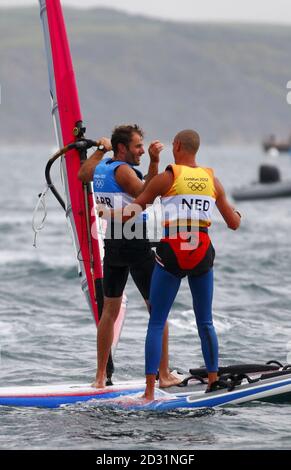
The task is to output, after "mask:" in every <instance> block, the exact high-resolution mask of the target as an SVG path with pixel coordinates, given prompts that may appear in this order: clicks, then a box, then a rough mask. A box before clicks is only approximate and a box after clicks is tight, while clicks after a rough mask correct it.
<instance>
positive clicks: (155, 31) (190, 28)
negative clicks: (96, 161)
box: [0, 8, 291, 143]
mask: <svg viewBox="0 0 291 470" xmlns="http://www.w3.org/2000/svg"><path fill="white" fill-rule="evenodd" d="M65 17H66V22H67V27H68V33H69V38H70V42H71V47H72V55H73V61H74V65H75V71H76V76H77V82H78V85H79V92H80V99H81V104H82V110H83V116H84V119H85V121H86V123H87V128H88V133H87V135H88V137H89V136H91V137H97V136H100V135H106V134H108V133H109V132H110V130H111V129H112V127H113V126H114V125H115V124H118V123H123V122H138V123H139V124H140V125H141V126H142V127H144V129H145V130H146V134H147V138H148V139H152V138H155V137H158V138H161V139H163V140H166V141H170V140H171V138H172V136H173V134H174V133H175V132H176V131H177V130H179V129H181V128H184V127H194V128H196V129H198V130H199V131H200V132H201V134H202V137H203V139H204V141H205V142H208V143H242V142H247V143H254V142H260V140H261V139H262V137H263V136H264V135H266V134H268V133H270V132H273V133H276V134H278V135H279V136H281V137H286V136H287V135H288V134H289V130H290V128H291V107H290V106H288V105H287V102H286V94H287V90H286V84H287V82H288V81H289V80H291V53H290V44H291V30H290V28H288V27H282V26H255V25H253V26H248V25H239V24H236V25H224V24H206V23H191V24H183V23H174V22H166V21H158V20H153V19H147V18H144V17H141V16H130V15H127V14H124V13H121V12H118V11H113V10H106V9H95V10H89V11H88V10H87V11H86V10H83V11H82V10H81V11H80V10H78V11H77V10H73V9H65ZM0 59H1V71H0V83H1V88H2V103H1V107H0V113H1V127H0V142H1V143H7V142H11V143H19V142H33V141H35V142H37V143H41V142H48V143H49V142H50V143H52V142H54V137H53V130H52V124H51V119H50V115H49V107H50V103H49V96H48V84H47V82H48V79H47V68H46V62H45V53H44V46H43V38H42V31H41V25H40V21H39V13H38V9H37V8H26V9H1V10H0Z"/></svg>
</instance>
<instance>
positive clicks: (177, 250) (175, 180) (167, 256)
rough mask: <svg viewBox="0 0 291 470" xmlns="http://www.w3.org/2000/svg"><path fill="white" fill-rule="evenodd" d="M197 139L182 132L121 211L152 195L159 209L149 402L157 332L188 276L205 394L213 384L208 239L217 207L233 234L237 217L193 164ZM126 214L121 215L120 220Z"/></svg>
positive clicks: (210, 176) (207, 173) (207, 174)
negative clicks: (162, 164)
mask: <svg viewBox="0 0 291 470" xmlns="http://www.w3.org/2000/svg"><path fill="white" fill-rule="evenodd" d="M199 145H200V138H199V135H198V133H197V132H196V131H193V130H183V131H181V132H179V133H178V134H177V135H176V136H175V138H174V141H173V154H174V159H175V163H174V164H172V165H169V166H168V167H167V168H166V170H165V171H164V172H163V173H161V174H159V175H157V176H155V177H154V178H153V179H152V180H151V181H150V183H149V184H148V186H147V187H146V188H145V189H144V191H143V192H142V193H141V194H140V195H139V196H138V197H137V198H136V199H135V200H134V201H133V204H132V205H129V206H128V207H127V208H126V213H127V214H133V212H135V217H136V216H138V215H137V214H138V213H139V212H140V211H143V210H144V209H145V208H146V207H147V206H148V205H149V204H152V203H153V201H154V200H155V198H156V197H157V196H161V204H162V209H163V230H164V234H163V238H162V240H161V242H160V245H159V247H158V249H157V254H156V265H155V269H154V273H153V276H152V282H151V289H150V311H151V314H150V319H149V324H148V331H147V336H146V347H145V373H146V390H145V395H144V398H145V399H146V400H149V401H151V400H153V399H154V386H155V377H156V373H157V368H158V364H159V362H160V357H161V344H162V333H163V329H164V326H165V323H166V321H167V318H168V314H169V312H170V309H171V307H172V304H173V302H174V300H175V297H176V295H177V292H178V290H179V287H180V283H181V279H182V278H183V277H185V276H187V277H188V283H189V287H190V290H191V294H192V299H193V307H194V312H195V317H196V323H197V327H198V333H199V336H200V340H201V347H202V353H203V357H204V361H205V365H206V368H207V372H208V391H209V390H211V384H212V383H213V382H215V381H216V380H217V371H218V341H217V336H216V332H215V328H214V325H213V322H212V296H213V268H212V267H213V262H214V257H215V251H214V248H213V246H212V243H211V241H210V238H209V235H208V227H209V226H210V225H211V215H212V211H213V208H214V205H215V204H216V206H217V208H218V210H219V211H220V213H221V215H222V217H223V218H224V220H225V222H226V224H227V225H228V227H229V228H230V229H232V230H236V229H237V228H238V227H239V225H240V220H241V215H240V213H239V212H238V211H237V210H235V209H234V208H233V207H232V206H231V205H230V203H229V202H228V200H227V197H226V194H225V191H224V188H223V186H222V184H221V183H220V182H219V180H218V179H217V178H216V177H215V176H214V173H213V170H212V169H210V168H203V167H200V166H198V164H197V162H196V154H197V151H198V149H199ZM137 205H138V208H139V209H138V210H137ZM128 219H130V216H125V217H123V221H124V222H126V220H128Z"/></svg>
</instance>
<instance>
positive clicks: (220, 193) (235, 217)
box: [215, 178, 241, 230]
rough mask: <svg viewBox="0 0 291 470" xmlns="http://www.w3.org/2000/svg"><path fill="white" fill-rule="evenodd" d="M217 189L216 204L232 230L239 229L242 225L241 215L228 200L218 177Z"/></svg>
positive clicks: (216, 181)
mask: <svg viewBox="0 0 291 470" xmlns="http://www.w3.org/2000/svg"><path fill="white" fill-rule="evenodd" d="M215 189H216V193H217V198H216V206H217V208H218V210H219V212H220V213H221V215H222V217H223V218H224V220H225V222H226V224H227V226H228V227H229V228H230V229H232V230H236V229H238V228H239V226H240V221H241V217H240V215H239V214H238V212H237V211H236V210H235V209H234V208H233V207H232V206H231V204H230V203H229V201H228V200H227V197H226V194H225V191H224V187H223V186H222V184H221V183H220V181H219V180H218V179H217V178H215Z"/></svg>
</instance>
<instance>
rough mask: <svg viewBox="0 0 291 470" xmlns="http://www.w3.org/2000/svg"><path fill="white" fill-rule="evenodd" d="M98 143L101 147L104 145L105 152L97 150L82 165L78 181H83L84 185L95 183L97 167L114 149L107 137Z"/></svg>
mask: <svg viewBox="0 0 291 470" xmlns="http://www.w3.org/2000/svg"><path fill="white" fill-rule="evenodd" d="M98 143H99V145H100V144H102V145H104V150H105V151H101V150H96V151H95V152H94V153H93V154H92V155H91V157H89V158H88V159H87V160H85V161H84V162H83V163H82V164H81V167H80V170H79V172H78V179H79V180H81V181H83V183H90V181H93V176H94V171H95V168H96V166H97V165H98V163H100V162H101V160H102V158H103V156H104V155H105V153H106V152H109V151H110V150H111V149H112V148H111V142H110V140H109V139H107V138H106V137H102V139H99V141H98Z"/></svg>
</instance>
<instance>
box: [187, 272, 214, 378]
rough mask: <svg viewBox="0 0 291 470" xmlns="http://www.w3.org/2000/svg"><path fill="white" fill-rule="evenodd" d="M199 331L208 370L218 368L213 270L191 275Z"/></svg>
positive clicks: (189, 279)
mask: <svg viewBox="0 0 291 470" xmlns="http://www.w3.org/2000/svg"><path fill="white" fill-rule="evenodd" d="M188 282H189V286H190V289H191V293H192V298H193V308H194V312H195V317H196V323H197V328H198V333H199V336H200V339H201V347H202V353H203V357H204V361H205V365H206V369H207V371H208V372H217V370H218V341H217V336H216V332H215V328H214V326H213V322H212V298H213V270H212V269H210V270H209V271H208V272H207V273H206V274H203V275H202V276H197V277H195V276H189V277H188Z"/></svg>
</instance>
